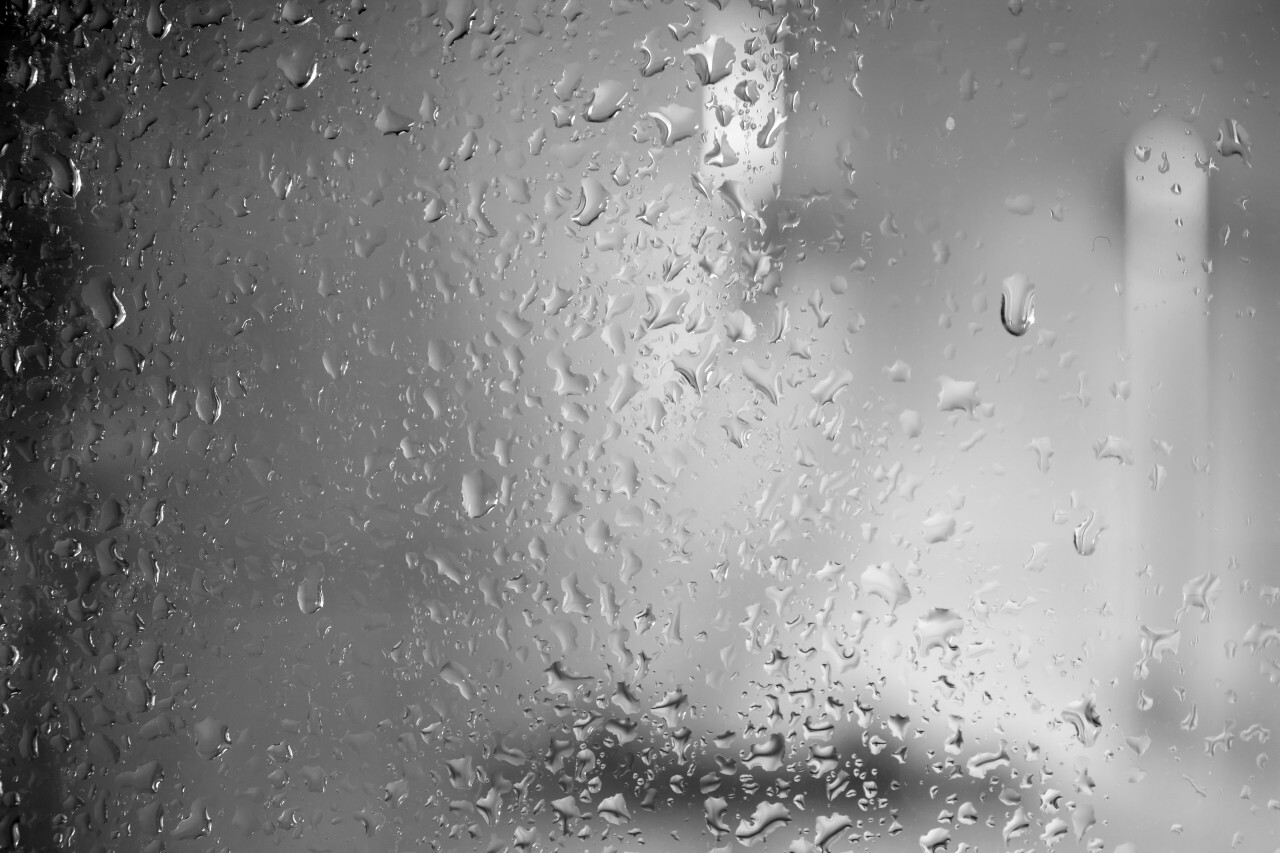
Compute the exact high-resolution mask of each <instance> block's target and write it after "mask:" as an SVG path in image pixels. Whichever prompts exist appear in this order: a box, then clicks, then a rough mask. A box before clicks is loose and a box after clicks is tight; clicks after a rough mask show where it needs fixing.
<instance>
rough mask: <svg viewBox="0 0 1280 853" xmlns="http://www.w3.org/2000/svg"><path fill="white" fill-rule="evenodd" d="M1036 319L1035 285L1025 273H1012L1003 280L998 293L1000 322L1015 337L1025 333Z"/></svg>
mask: <svg viewBox="0 0 1280 853" xmlns="http://www.w3.org/2000/svg"><path fill="white" fill-rule="evenodd" d="M1035 321H1036V286H1035V285H1034V284H1032V283H1031V279H1029V278H1027V276H1026V274H1025V273H1020V272H1019V273H1014V274H1013V275H1011V276H1009V277H1008V278H1006V279H1005V280H1004V287H1003V290H1002V292H1001V294H1000V322H1001V323H1002V324H1003V325H1004V328H1005V331H1007V332H1008V333H1009V334H1011V335H1014V336H1015V337H1021V336H1022V335H1025V334H1026V333H1027V330H1028V329H1030V328H1031V326H1032V324H1034V323H1035Z"/></svg>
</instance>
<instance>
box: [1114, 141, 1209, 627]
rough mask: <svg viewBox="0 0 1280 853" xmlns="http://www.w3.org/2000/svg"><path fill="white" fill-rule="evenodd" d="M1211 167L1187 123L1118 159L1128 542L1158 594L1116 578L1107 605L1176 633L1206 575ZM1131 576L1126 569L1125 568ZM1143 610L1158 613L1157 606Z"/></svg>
mask: <svg viewBox="0 0 1280 853" xmlns="http://www.w3.org/2000/svg"><path fill="white" fill-rule="evenodd" d="M1207 163H1208V157H1207V152H1206V149H1205V145H1204V142H1203V141H1202V140H1201V139H1200V137H1199V135H1198V134H1196V132H1195V131H1194V130H1193V129H1192V128H1191V127H1190V126H1188V125H1186V124H1184V123H1183V122H1179V121H1176V120H1174V119H1172V118H1157V119H1155V120H1153V121H1151V122H1148V123H1147V124H1145V125H1143V126H1142V127H1140V128H1139V129H1138V130H1137V131H1136V132H1135V133H1134V134H1133V136H1132V137H1131V138H1130V141H1129V147H1128V150H1127V151H1126V152H1125V154H1124V176H1125V283H1126V291H1125V294H1126V302H1125V307H1126V310H1127V319H1126V335H1127V343H1128V350H1129V353H1130V355H1129V377H1130V381H1131V386H1130V387H1131V396H1130V399H1129V402H1128V411H1129V416H1128V432H1129V439H1130V441H1131V442H1132V445H1133V451H1134V462H1135V464H1136V466H1137V472H1136V474H1137V476H1136V477H1135V478H1134V483H1133V484H1132V487H1131V492H1130V495H1129V498H1130V501H1131V504H1130V511H1129V514H1128V517H1127V518H1126V519H1125V522H1124V523H1125V524H1126V525H1128V526H1129V528H1130V529H1129V530H1127V531H1125V532H1124V534H1123V539H1124V540H1125V541H1126V542H1131V543H1132V544H1133V546H1134V548H1135V551H1134V554H1135V556H1136V559H1137V561H1138V562H1137V565H1136V566H1133V567H1132V568H1137V569H1141V568H1142V567H1143V566H1144V565H1146V566H1149V567H1150V571H1151V572H1152V575H1153V577H1152V582H1153V583H1154V584H1155V585H1157V588H1158V589H1160V590H1161V594H1160V595H1159V598H1158V599H1157V600H1156V601H1152V602H1149V603H1146V602H1141V601H1136V600H1134V597H1135V596H1137V595H1138V594H1139V591H1140V590H1141V589H1142V588H1144V587H1145V586H1147V584H1141V583H1134V582H1133V581H1132V580H1130V579H1122V581H1121V583H1119V584H1117V585H1116V588H1117V589H1118V590H1119V591H1120V595H1122V596H1126V597H1128V600H1119V601H1115V602H1112V605H1113V607H1115V608H1117V609H1120V612H1122V613H1124V614H1125V615H1126V616H1129V615H1130V614H1134V615H1137V616H1138V617H1139V618H1140V619H1141V620H1144V621H1145V623H1146V624H1152V625H1154V624H1156V623H1159V624H1162V625H1171V624H1172V623H1173V621H1174V618H1175V611H1176V608H1177V606H1178V602H1179V601H1180V598H1179V597H1178V596H1179V595H1180V593H1181V590H1182V586H1183V584H1184V583H1185V582H1186V581H1187V580H1188V579H1190V578H1193V577H1195V576H1197V575H1200V574H1202V573H1204V572H1206V571H1208V569H1209V566H1208V565H1207V562H1206V561H1207V560H1208V558H1209V552H1210V542H1209V541H1208V540H1209V523H1210V519H1209V500H1208V498H1209V483H1208V482H1207V474H1206V473H1205V471H1204V470H1203V467H1204V465H1205V462H1206V460H1207V454H1208V452H1209V443H1210V434H1209V424H1210V420H1211V418H1210V411H1209V400H1210V394H1209V369H1210V365H1209V323H1208V316H1207V305H1206V300H1207V298H1208V287H1209V276H1208V273H1207V271H1206V268H1205V259H1206V258H1207V257H1208V245H1207V234H1208V185H1209V184H1208V171H1207V168H1206V165H1207ZM1126 570H1127V569H1126ZM1149 605H1156V607H1152V606H1149Z"/></svg>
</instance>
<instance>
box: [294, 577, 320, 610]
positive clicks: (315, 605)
mask: <svg viewBox="0 0 1280 853" xmlns="http://www.w3.org/2000/svg"><path fill="white" fill-rule="evenodd" d="M321 607H324V580H323V579H322V578H318V577H309V578H306V579H304V580H303V581H301V582H300V583H299V584H298V609H299V610H301V611H302V612H303V613H306V614H307V615H311V614H312V613H315V612H316V611H318V610H319V609H320V608H321Z"/></svg>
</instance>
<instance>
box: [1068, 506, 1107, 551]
mask: <svg viewBox="0 0 1280 853" xmlns="http://www.w3.org/2000/svg"><path fill="white" fill-rule="evenodd" d="M1106 529H1107V526H1106V523H1105V522H1104V521H1103V519H1102V516H1101V515H1099V514H1098V513H1097V512H1094V511H1092V510H1091V511H1090V512H1089V513H1088V515H1086V516H1085V518H1084V520H1083V521H1081V522H1080V523H1079V524H1078V525H1077V526H1076V529H1075V532H1074V533H1072V535H1071V544H1072V545H1074V546H1075V549H1076V553H1077V554H1079V555H1080V556H1081V557H1088V556H1090V555H1091V554H1093V552H1094V551H1096V550H1098V537H1099V536H1101V535H1102V531H1104V530H1106Z"/></svg>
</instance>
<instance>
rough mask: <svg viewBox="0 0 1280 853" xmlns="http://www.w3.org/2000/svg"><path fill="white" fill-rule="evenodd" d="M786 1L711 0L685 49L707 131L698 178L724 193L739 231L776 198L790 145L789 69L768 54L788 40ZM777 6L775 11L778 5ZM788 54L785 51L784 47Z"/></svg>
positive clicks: (711, 191)
mask: <svg viewBox="0 0 1280 853" xmlns="http://www.w3.org/2000/svg"><path fill="white" fill-rule="evenodd" d="M786 6H787V4H786V3H781V2H779V3H771V4H763V3H748V2H746V0H711V2H710V3H708V4H707V6H706V11H705V14H704V16H703V20H702V40H701V41H700V42H699V43H698V44H697V45H696V46H694V47H693V48H691V49H690V50H688V51H687V53H688V55H689V56H690V57H691V58H692V59H693V62H694V69H695V71H696V73H697V75H698V80H699V82H700V83H701V84H702V128H703V130H704V131H705V133H706V142H707V144H706V147H705V148H704V149H703V152H702V154H701V156H700V158H699V161H698V173H697V177H698V181H699V183H700V185H701V186H702V188H703V189H704V190H705V191H706V192H708V193H709V194H712V195H713V198H714V196H715V195H719V196H720V197H721V198H722V199H723V200H724V201H725V202H727V203H728V204H729V206H730V211H731V212H732V213H733V215H734V217H735V218H736V220H737V222H738V229H737V233H736V235H735V229H734V228H733V226H729V228H728V229H727V230H729V232H730V236H731V237H733V236H741V234H742V229H743V228H749V227H750V226H751V223H752V222H753V221H754V222H755V224H756V225H757V226H759V227H760V228H761V230H762V231H763V213H764V211H765V208H766V207H767V206H768V204H769V202H770V201H771V200H773V199H775V198H776V197H777V195H778V189H779V184H780V181H781V179H782V170H783V163H784V152H785V150H786V148H785V144H786V130H785V123H786V119H787V113H788V101H787V81H786V73H785V69H783V68H779V67H778V66H777V64H776V62H770V61H768V60H767V58H766V54H767V53H768V52H769V48H770V47H771V46H772V45H774V44H776V43H779V42H781V41H782V40H783V39H785V38H786V35H787V32H788V29H787V27H788V15H787V13H785V12H783V11H782V10H783V9H785V7H786ZM775 8H776V10H777V11H771V10H773V9H775ZM783 53H785V51H783Z"/></svg>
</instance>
